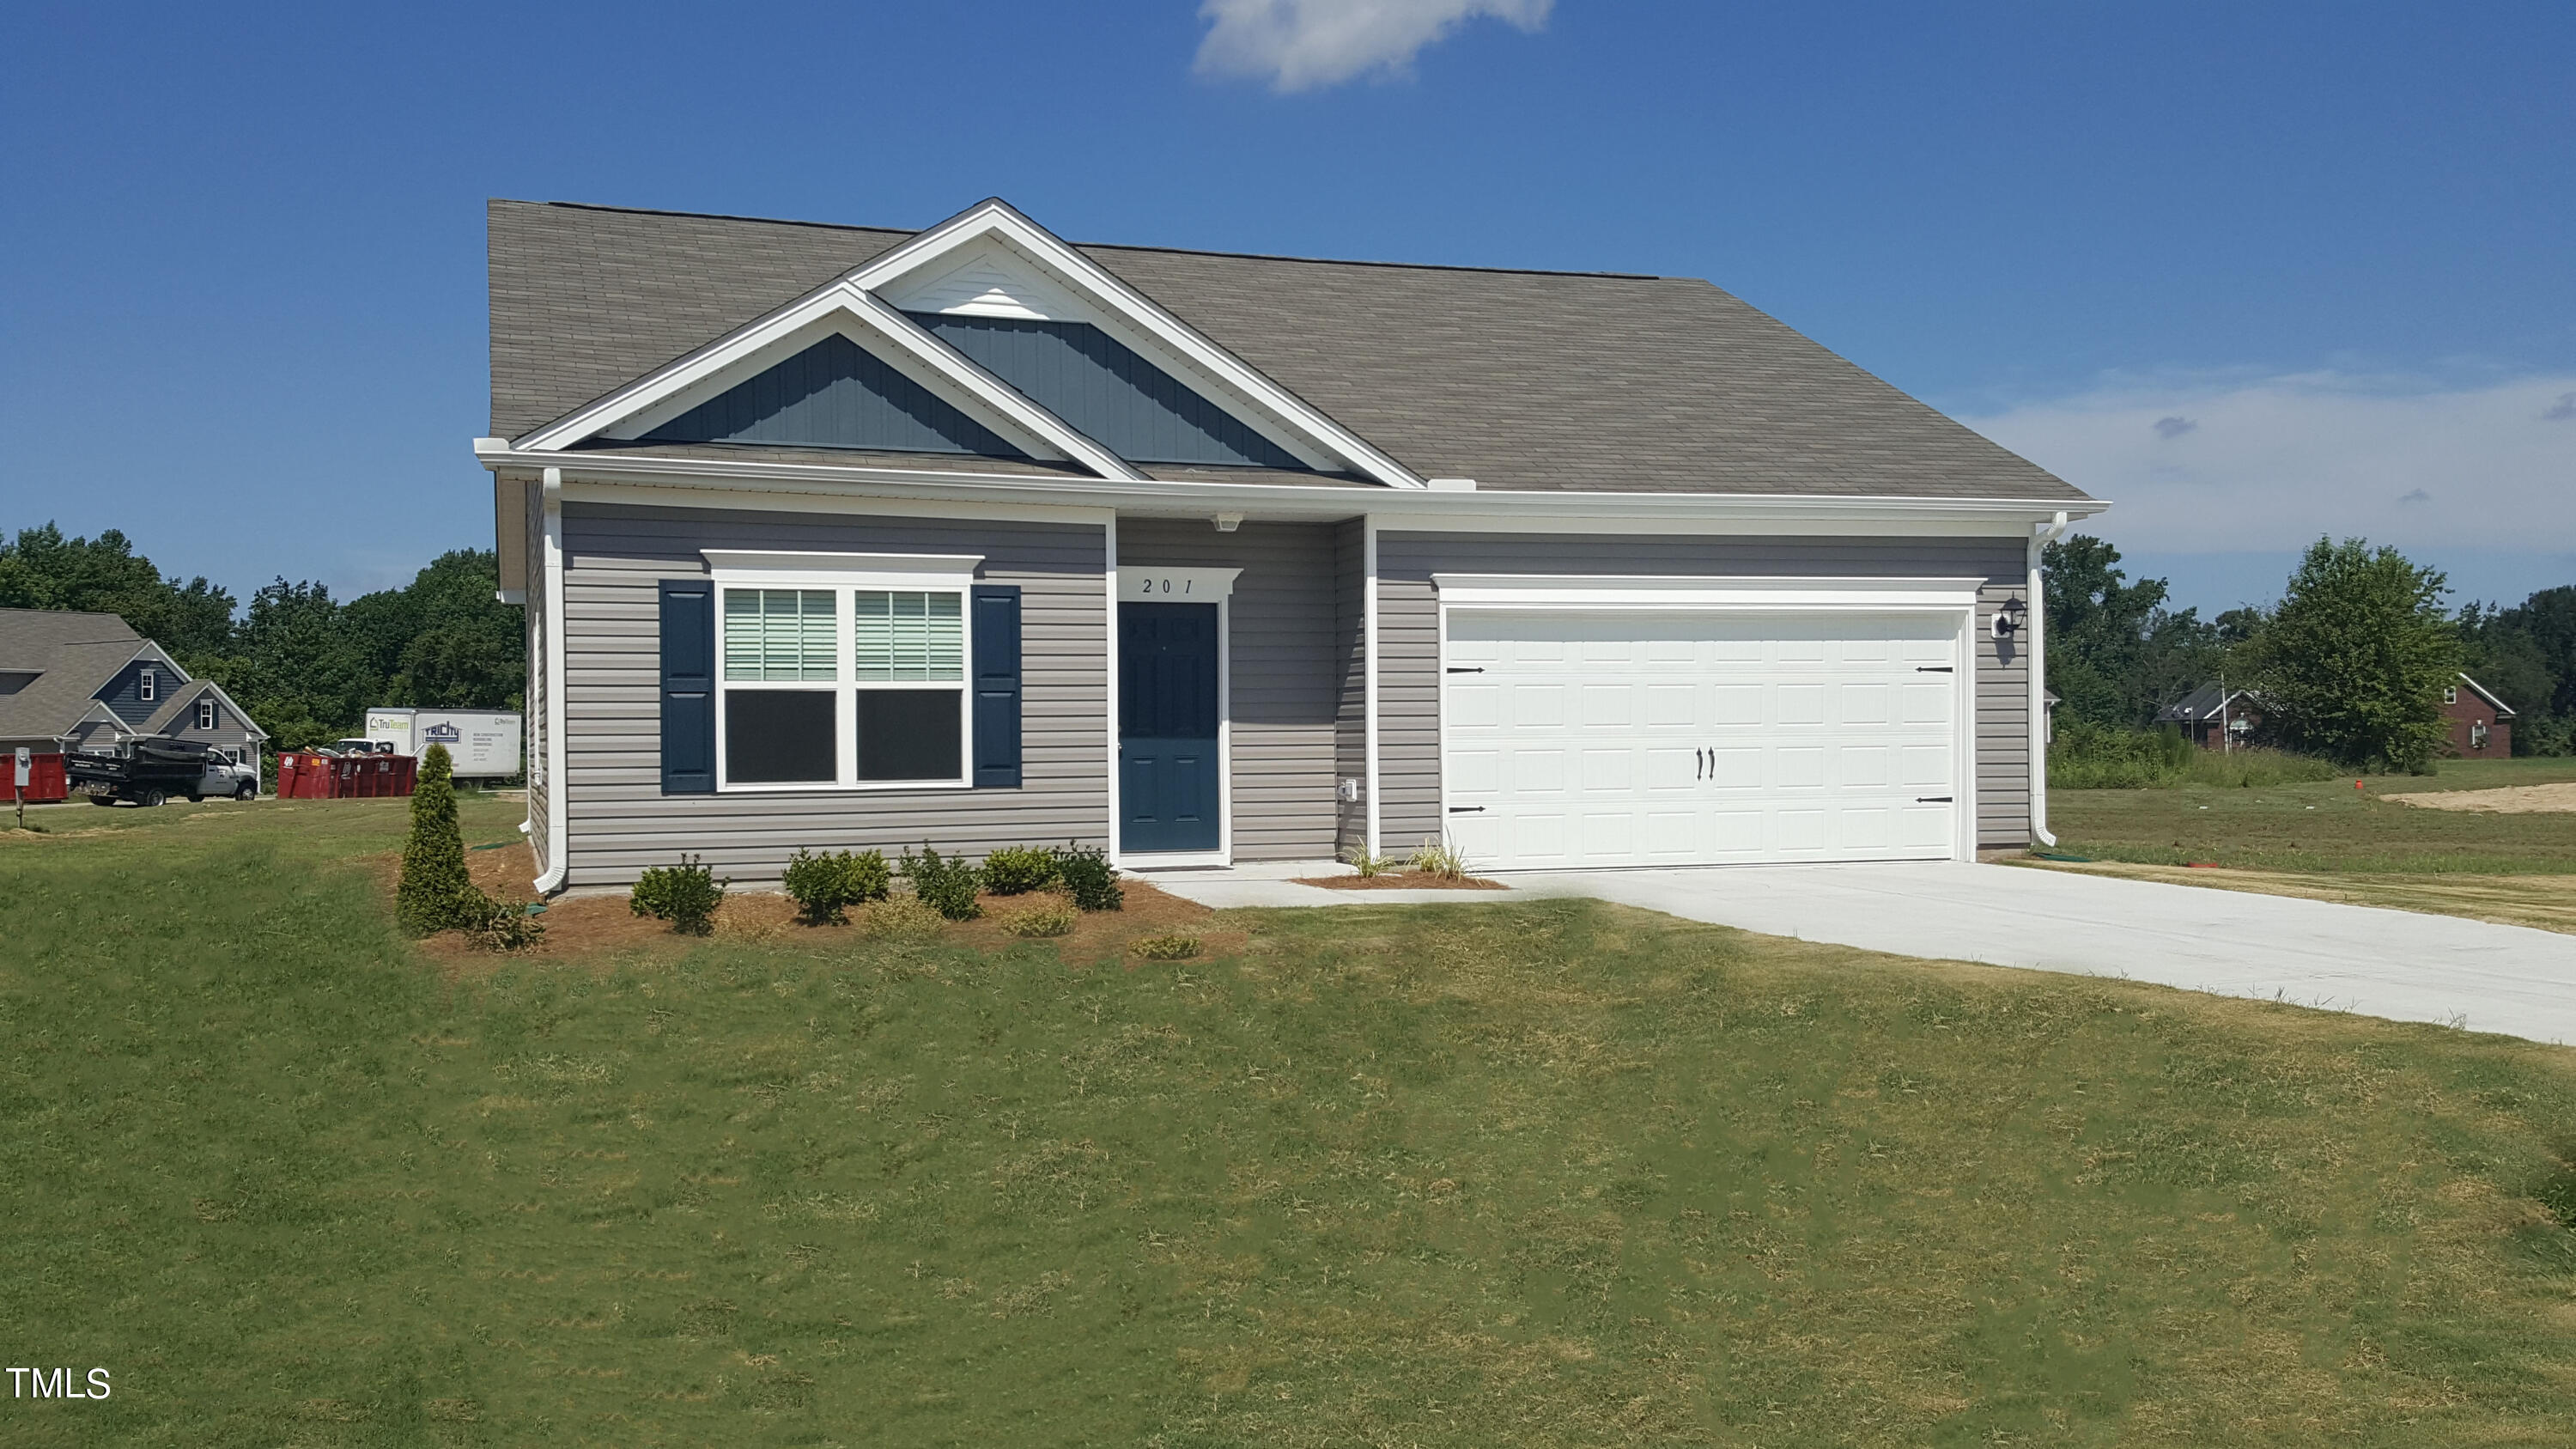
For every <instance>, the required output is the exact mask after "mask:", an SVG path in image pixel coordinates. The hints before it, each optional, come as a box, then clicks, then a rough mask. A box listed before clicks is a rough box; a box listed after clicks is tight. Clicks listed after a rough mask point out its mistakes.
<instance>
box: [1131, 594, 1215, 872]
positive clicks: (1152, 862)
mask: <svg viewBox="0 0 2576 1449" xmlns="http://www.w3.org/2000/svg"><path fill="white" fill-rule="evenodd" d="M1113 573H1114V575H1115V577H1114V578H1113V579H1112V581H1111V583H1112V587H1111V589H1110V606H1109V636H1110V638H1111V639H1112V640H1113V641H1114V640H1116V638H1117V637H1118V605H1120V604H1214V605H1216V820H1217V825H1216V849H1214V850H1124V849H1120V848H1119V839H1120V836H1121V834H1122V833H1123V831H1124V828H1125V826H1126V818H1125V816H1124V815H1123V814H1122V813H1121V812H1119V811H1118V810H1117V808H1116V806H1115V803H1114V802H1115V800H1116V795H1115V793H1114V783H1113V794H1112V796H1111V799H1112V802H1113V804H1112V807H1111V815H1110V820H1109V841H1110V846H1111V850H1110V857H1109V859H1110V863H1111V864H1112V865H1133V866H1135V867H1137V868H1138V869H1149V870H1150V869H1156V868H1160V867H1166V866H1208V865H1218V866H1230V865H1232V864H1234V581H1235V579H1236V578H1237V577H1239V576H1240V575H1241V574H1242V573H1243V570H1241V569H1239V568H1221V569H1212V568H1149V567H1146V566H1144V565H1141V564H1121V565H1119V566H1117V568H1116V569H1114V570H1113ZM1113 648H1114V645H1113ZM1110 668H1111V673H1110V677H1109V778H1110V780H1111V781H1112V782H1115V781H1116V780H1117V779H1118V776H1119V774H1120V769H1119V756H1120V754H1121V753H1122V752H1123V746H1122V743H1121V740H1120V738H1119V728H1118V687H1119V684H1120V680H1119V678H1118V675H1117V672H1116V671H1117V662H1116V655H1115V654H1114V653H1113V654H1112V656H1111V665H1110Z"/></svg>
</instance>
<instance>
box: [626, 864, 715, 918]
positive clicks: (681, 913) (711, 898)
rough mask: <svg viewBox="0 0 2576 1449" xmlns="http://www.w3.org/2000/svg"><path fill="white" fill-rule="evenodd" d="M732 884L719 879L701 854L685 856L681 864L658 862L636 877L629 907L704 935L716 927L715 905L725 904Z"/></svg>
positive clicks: (634, 910) (638, 913)
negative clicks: (728, 889)
mask: <svg viewBox="0 0 2576 1449" xmlns="http://www.w3.org/2000/svg"><path fill="white" fill-rule="evenodd" d="M730 884H731V882H730V881H720V880H717V879H716V878H715V872H713V871H711V870H709V869H707V867H706V864H705V863H704V861H702V860H701V859H700V858H699V857H697V856H691V855H684V856H681V857H680V863H679V864H678V865H657V866H655V867H653V868H652V869H651V870H648V871H646V872H644V874H643V875H641V876H639V877H637V878H636V881H635V889H634V891H633V892H632V893H630V894H629V895H628V896H627V898H626V906H627V909H629V910H631V911H633V912H634V913H635V914H637V915H639V916H651V917H652V918H653V919H655V920H657V921H668V922H670V923H671V929H672V930H674V931H676V932H678V933H679V934H681V935H683V936H703V935H705V934H707V933H708V932H709V931H710V930H712V929H714V927H715V918H716V907H718V906H721V905H723V904H724V898H725V887H726V886H727V885H730Z"/></svg>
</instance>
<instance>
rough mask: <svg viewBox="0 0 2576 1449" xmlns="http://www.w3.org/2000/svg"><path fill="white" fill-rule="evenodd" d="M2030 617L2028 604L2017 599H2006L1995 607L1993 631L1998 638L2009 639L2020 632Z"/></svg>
mask: <svg viewBox="0 0 2576 1449" xmlns="http://www.w3.org/2000/svg"><path fill="white" fill-rule="evenodd" d="M2029 618H2030V606H2029V605H2028V604H2025V603H2023V602H2022V601H2021V600H2019V599H2006V600H2004V601H2003V602H2002V603H2001V604H1999V605H1997V606H1996V608H1995V617H1994V631H1995V637H1996V638H1998V639H2010V638H2012V637H2013V636H2014V635H2016V634H2019V633H2020V632H2021V626H2022V624H2023V623H2024V622H2025V621H2026V620H2028V619H2029Z"/></svg>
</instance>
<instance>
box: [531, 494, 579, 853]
mask: <svg viewBox="0 0 2576 1449" xmlns="http://www.w3.org/2000/svg"><path fill="white" fill-rule="evenodd" d="M543 497H544V499H545V531H546V536H545V560H546V619H545V649H546V869H545V873H544V874H543V875H540V876H538V877H537V881H536V889H537V894H538V895H541V896H550V895H553V894H554V893H555V892H556V891H559V890H561V889H563V885H564V877H565V876H566V875H567V874H568V873H569V872H570V870H571V867H572V862H571V861H570V860H569V859H567V858H566V857H567V854H568V853H569V850H570V841H571V830H570V827H569V825H568V823H567V822H566V821H565V819H564V810H565V803H566V802H565V796H566V795H567V794H568V793H569V792H568V791H567V790H566V789H565V787H564V716H565V714H566V711H565V709H564V632H565V631H564V616H563V609H564V575H563V571H564V549H563V470H562V469H561V468H548V469H547V470H546V473H545V485H544V489H543Z"/></svg>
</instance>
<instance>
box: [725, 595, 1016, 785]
mask: <svg viewBox="0 0 2576 1449" xmlns="http://www.w3.org/2000/svg"><path fill="white" fill-rule="evenodd" d="M700 553H701V556H702V557H704V558H705V559H706V561H707V575H708V581H709V582H710V583H712V584H713V585H714V586H715V591H716V597H715V611H714V612H715V631H716V637H715V640H714V644H715V675H716V677H715V681H714V683H715V692H716V699H715V706H716V711H715V713H716V731H715V734H716V738H715V754H716V758H715V766H716V793H717V794H719V795H857V794H884V793H886V792H889V791H903V790H971V789H973V788H974V787H975V714H974V710H975V690H974V673H975V599H974V583H975V570H976V569H977V568H978V567H979V566H981V565H982V564H983V562H984V556H983V555H982V554H904V553H803V552H794V551H775V550H755V549H704V550H701V551H700ZM728 589H816V590H826V591H829V592H830V593H831V595H832V620H833V622H832V676H833V677H832V678H831V680H830V681H828V682H826V681H823V680H784V679H781V680H744V681H742V682H741V687H743V688H746V689H791V690H810V691H812V692H815V693H818V694H819V693H824V692H826V691H828V692H830V693H831V695H832V696H833V700H834V704H833V709H832V730H833V741H832V752H833V773H834V778H833V779H830V780H813V781H778V782H770V781H760V782H745V783H742V784H735V783H734V782H733V781H732V780H731V779H730V778H729V772H728V759H727V754H726V746H727V744H728V743H729V741H728V738H727V737H728V735H729V733H730V727H729V725H728V719H727V717H728V715H729V714H730V711H729V710H728V709H727V708H726V703H727V699H726V696H727V695H729V694H731V693H732V691H733V690H734V688H735V687H736V685H735V682H734V681H733V680H730V679H728V678H726V677H725V661H724V596H725V591H726V590H728ZM886 590H901V591H907V592H922V591H927V592H933V593H954V594H956V595H957V617H958V656H957V658H958V669H957V678H956V679H954V680H946V679H905V680H876V679H860V678H859V677H858V664H857V658H856V651H857V648H858V630H857V627H856V624H857V616H856V612H855V610H856V606H855V604H854V603H853V602H852V596H853V595H856V594H861V593H875V592H882V591H886ZM862 689H920V690H954V691H956V694H957V776H956V778H955V779H941V780H862V779H860V778H859V739H858V691H860V690H862Z"/></svg>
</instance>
